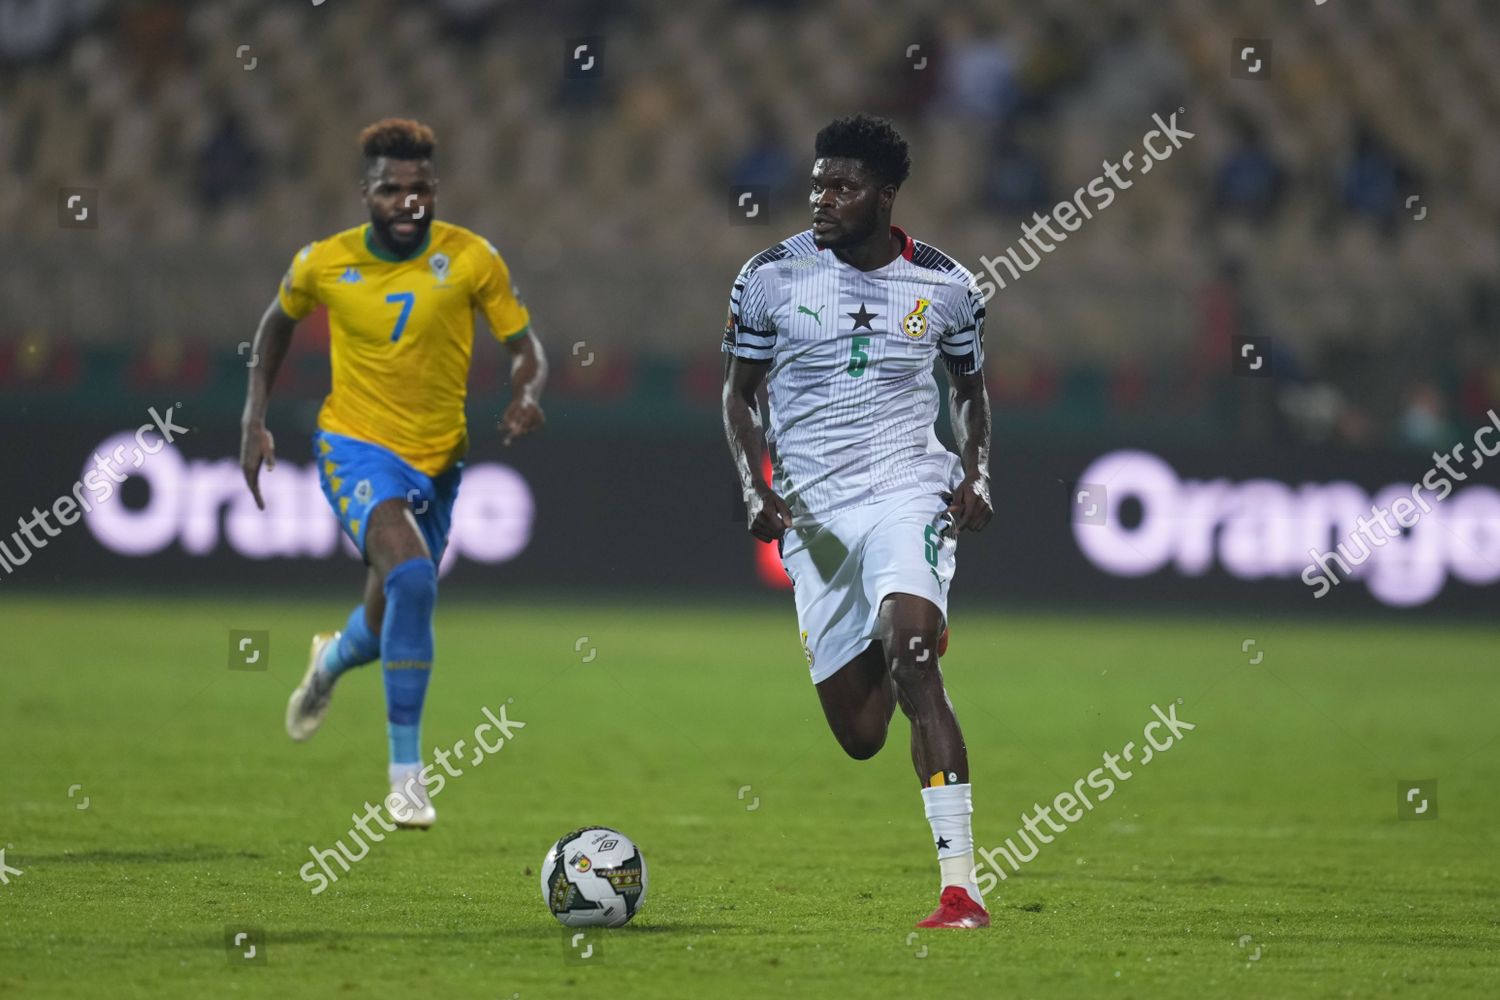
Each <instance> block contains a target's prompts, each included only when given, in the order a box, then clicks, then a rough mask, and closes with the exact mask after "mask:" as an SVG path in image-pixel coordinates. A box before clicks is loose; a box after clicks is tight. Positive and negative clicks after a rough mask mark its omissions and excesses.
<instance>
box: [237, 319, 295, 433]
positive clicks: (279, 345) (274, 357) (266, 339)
mask: <svg viewBox="0 0 1500 1000" xmlns="http://www.w3.org/2000/svg"><path fill="white" fill-rule="evenodd" d="M296 328H297V321H296V320H294V319H292V318H291V317H290V316H288V315H287V314H286V313H285V312H283V311H282V309H281V303H279V302H272V303H271V305H270V306H269V307H268V308H267V309H266V311H265V314H264V315H262V316H261V318H260V325H259V326H258V327H256V329H255V340H254V341H253V342H252V343H251V345H250V369H249V380H248V385H247V387H246V390H245V412H244V415H243V417H242V418H241V421H240V422H241V424H242V425H244V426H246V427H249V426H259V425H264V424H265V422H266V410H267V408H268V407H269V406H270V402H271V387H272V386H273V385H275V384H276V373H277V372H278V371H280V370H281V362H282V361H283V360H284V359H285V358H286V352H287V350H288V349H289V348H290V347H291V345H292V332H293V331H294V330H295V329H296Z"/></svg>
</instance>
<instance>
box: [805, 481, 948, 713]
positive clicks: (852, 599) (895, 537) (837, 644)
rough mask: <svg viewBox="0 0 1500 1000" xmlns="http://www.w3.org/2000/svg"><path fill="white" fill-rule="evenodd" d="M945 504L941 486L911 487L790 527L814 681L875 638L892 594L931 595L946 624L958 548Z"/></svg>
mask: <svg viewBox="0 0 1500 1000" xmlns="http://www.w3.org/2000/svg"><path fill="white" fill-rule="evenodd" d="M947 509H948V501H946V500H944V499H943V498H942V497H941V496H939V495H938V494H937V493H932V492H916V493H914V492H909V491H906V492H901V493H898V494H895V495H892V496H889V497H881V498H879V499H877V500H874V501H871V502H870V503H865V504H860V505H859V506H857V507H849V508H846V509H844V510H841V511H837V512H835V513H833V514H828V515H824V516H822V517H821V519H820V520H819V522H818V523H813V524H807V525H803V526H800V527H794V528H791V529H788V531H787V533H786V536H785V537H784V538H783V540H782V548H781V564H782V566H783V567H784V568H785V569H786V573H787V576H789V577H791V579H792V587H793V594H794V596H795V598H796V601H797V624H798V627H799V628H800V629H801V631H802V648H803V652H805V653H806V654H807V665H808V668H809V669H810V670H811V671H812V680H813V683H814V684H818V683H821V682H823V681H825V680H827V679H828V678H829V677H832V676H833V675H834V674H835V673H837V672H838V670H839V668H840V667H843V666H844V665H845V664H846V663H848V662H849V661H850V660H852V659H854V658H855V657H856V656H858V655H859V654H860V653H862V652H864V649H865V647H866V646H868V645H869V644H870V643H871V642H872V641H873V640H874V639H875V637H876V634H877V630H876V619H877V617H878V615H879V613H880V602H881V601H882V600H884V599H885V597H886V595H887V594H915V595H917V596H918V597H925V598H926V599H927V600H929V601H931V602H932V603H933V604H936V605H937V606H938V609H939V610H940V611H942V613H943V620H944V622H945V623H946V621H947V618H948V585H949V583H951V582H952V580H953V570H954V566H955V557H956V552H957V549H958V540H957V539H956V538H954V537H953V533H952V531H951V529H950V530H948V531H945V530H944V527H945V522H944V521H943V520H942V515H943V512H944V511H945V510H947Z"/></svg>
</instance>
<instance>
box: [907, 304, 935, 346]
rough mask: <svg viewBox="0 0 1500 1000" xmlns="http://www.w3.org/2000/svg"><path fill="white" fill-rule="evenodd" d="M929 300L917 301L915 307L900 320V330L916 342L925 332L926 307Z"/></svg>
mask: <svg viewBox="0 0 1500 1000" xmlns="http://www.w3.org/2000/svg"><path fill="white" fill-rule="evenodd" d="M930 305H932V300H931V299H918V300H917V307H916V308H915V309H913V310H912V311H911V312H909V313H907V314H906V315H905V316H904V317H902V319H901V329H902V330H903V331H904V332H905V333H906V335H907V336H908V337H910V338H911V339H912V340H918V339H920V338H921V337H922V335H923V334H925V333H926V332H927V307H928V306H930Z"/></svg>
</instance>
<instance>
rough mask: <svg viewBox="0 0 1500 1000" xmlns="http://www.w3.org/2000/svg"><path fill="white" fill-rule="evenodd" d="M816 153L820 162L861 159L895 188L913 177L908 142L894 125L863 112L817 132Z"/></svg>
mask: <svg viewBox="0 0 1500 1000" xmlns="http://www.w3.org/2000/svg"><path fill="white" fill-rule="evenodd" d="M813 152H814V155H816V156H817V157H818V159H823V158H824V157H830V156H842V157H848V158H849V159H851V160H858V161H860V162H861V163H863V164H864V166H865V169H866V170H868V171H870V172H871V173H872V174H874V175H875V176H876V177H878V178H879V179H880V181H881V182H882V183H884V184H893V185H895V186H896V187H900V186H901V185H902V184H903V183H904V182H905V181H906V178H907V177H909V176H910V175H911V157H910V156H909V155H907V150H906V140H905V139H903V138H901V133H900V132H897V131H896V127H895V126H894V125H892V124H891V123H890V122H889V121H887V120H886V119H884V118H880V117H877V116H876V115H868V114H865V113H863V112H861V113H859V114H856V115H847V116H845V117H843V118H835V119H834V120H833V121H831V122H829V123H828V124H827V125H825V126H823V129H822V130H821V131H820V132H819V133H818V137H817V139H816V140H814V142H813Z"/></svg>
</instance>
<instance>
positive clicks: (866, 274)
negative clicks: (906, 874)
mask: <svg viewBox="0 0 1500 1000" xmlns="http://www.w3.org/2000/svg"><path fill="white" fill-rule="evenodd" d="M815 157H816V159H815V162H814V164H813V170H812V192H811V198H810V201H811V206H812V228H811V229H810V230H807V231H805V232H801V233H798V234H797V235H795V236H791V237H788V238H787V239H785V240H782V241H781V242H780V243H778V244H776V245H775V246H773V247H771V248H770V249H768V250H766V251H764V252H762V253H759V254H757V255H755V256H754V257H752V258H751V259H750V261H749V262H748V263H746V264H745V266H744V268H743V269H742V270H741V271H740V273H739V277H737V278H736V279H735V282H734V290H733V292H732V293H731V295H730V301H729V317H728V320H727V322H726V324H725V330H724V345H723V349H724V351H725V353H726V354H728V355H729V357H728V358H727V359H726V366H725V377H724V394H723V412H724V430H725V435H726V437H727V438H728V440H729V450H730V453H731V455H732V456H733V458H734V462H735V465H736V467H737V469H738V471H739V476H740V482H741V484H742V485H743V487H744V492H745V499H746V505H747V508H748V516H749V528H750V532H751V534H753V535H754V536H755V537H756V538H759V539H761V540H763V541H772V540H776V541H777V542H778V545H779V546H780V550H781V558H782V564H783V565H784V566H785V567H786V571H787V575H788V576H789V577H791V580H792V584H793V587H794V593H795V598H796V604H797V618H798V623H799V626H800V628H801V631H802V641H803V646H804V649H805V652H806V654H807V661H808V665H809V667H810V668H811V670H812V679H813V683H814V684H815V685H816V687H817V691H818V698H819V700H820V701H821V702H822V704H823V713H824V715H825V716H826V717H827V719H828V724H829V727H830V728H831V729H832V730H833V734H834V736H835V737H837V739H838V741H839V744H840V745H841V746H842V747H843V748H844V750H845V752H847V753H848V754H849V756H851V757H853V758H855V759H856V760H866V759H868V758H870V757H872V756H874V755H875V753H876V752H877V751H879V750H880V748H881V746H882V745H883V744H884V743H885V737H886V731H887V729H888V728H889V726H890V720H891V716H892V715H893V714H894V712H895V707H896V705H897V704H898V703H899V704H900V705H901V708H902V710H903V711H904V712H905V713H906V717H907V718H908V719H909V720H910V721H911V756H912V763H913V764H914V765H915V767H916V770H917V777H918V779H919V780H920V782H921V784H922V799H923V805H924V807H925V811H926V814H927V819H928V821H929V823H930V824H931V826H932V835H933V840H934V841H935V843H936V845H937V854H938V867H939V869H940V871H941V875H942V890H941V894H940V899H939V905H938V908H937V910H936V911H934V912H933V914H932V915H931V916H929V917H928V918H927V919H926V920H923V921H922V922H921V923H919V924H917V926H918V927H954V928H973V927H986V926H988V925H989V922H990V919H989V914H988V913H987V912H986V910H985V908H984V900H983V898H982V897H981V895H980V892H979V887H978V886H977V885H976V884H975V881H974V842H973V835H972V833H971V832H970V824H969V817H970V814H971V812H972V805H971V799H970V791H969V761H968V753H967V751H966V749H965V747H964V740H963V733H962V732H961V731H960V730H959V726H958V719H957V718H956V717H955V716H954V714H953V706H952V704H951V703H950V702H949V700H948V696H947V694H946V692H945V691H944V690H943V676H942V672H941V671H940V670H939V668H938V657H939V656H940V655H941V654H942V652H943V650H944V647H945V646H946V638H947V608H948V585H949V583H950V582H951V581H952V579H953V569H954V553H955V549H956V548H957V537H956V536H957V532H958V531H959V530H962V529H968V530H973V531H978V530H981V529H982V528H983V527H984V526H985V524H986V523H988V522H989V520H990V518H991V516H992V515H993V509H992V507H991V504H990V497H989V471H988V470H989V451H990V407H989V398H988V395H987V393H986V392H985V386H984V371H983V369H984V352H983V332H984V300H983V298H982V297H981V296H980V294H979V291H978V289H977V288H976V286H975V283H974V277H973V275H971V274H970V273H969V272H968V271H967V270H965V269H964V268H963V267H961V266H959V265H958V264H957V263H955V262H954V261H953V259H952V258H950V257H948V256H947V255H946V254H944V253H942V252H941V251H939V250H938V249H937V248H936V247H932V246H929V245H927V244H925V243H920V242H918V241H916V240H913V239H912V238H911V237H909V236H907V235H906V233H905V232H903V231H902V230H901V229H899V228H897V227H895V226H892V225H891V205H892V203H893V202H894V200H895V198H896V192H897V190H898V189H899V188H900V186H901V183H902V182H903V181H905V180H906V177H907V175H908V174H909V173H910V170H911V160H910V158H909V157H908V155H907V146H906V141H905V140H904V139H902V138H901V136H900V135H899V134H898V133H897V132H896V130H895V129H894V128H893V127H892V126H891V124H890V123H889V122H887V121H885V120H884V119H881V118H876V117H873V116H869V115H863V114H860V115H852V116H850V117H847V118H841V119H838V120H837V121H834V122H832V123H831V124H829V125H828V126H827V127H825V128H824V129H823V130H822V131H821V132H819V133H818V136H817V141H816V143H815ZM938 357H941V358H942V359H943V362H944V364H945V365H946V367H947V371H948V384H949V391H948V399H949V406H950V414H951V417H952V424H953V429H954V436H955V438H956V440H957V444H958V447H959V452H960V454H958V455H955V454H953V453H952V452H950V451H948V450H947V449H945V448H944V447H943V445H942V443H941V442H939V440H938V438H937V435H936V434H935V433H934V430H933V423H934V421H935V420H936V419H937V415H938V405H939V397H938V386H937V380H936V378H935V377H934V375H933V368H934V367H935V364H934V363H935V361H936V360H937V358H938ZM763 381H764V382H765V384H766V387H767V396H768V403H769V413H770V419H769V426H768V427H767V428H766V430H765V434H764V438H765V443H766V444H767V445H768V446H769V448H770V451H771V465H772V477H771V478H772V481H771V482H770V483H767V482H765V481H764V479H763V478H762V475H761V469H762V459H761V447H762V443H761V441H762V430H761V420H760V411H759V405H758V403H757V400H756V394H757V391H758V390H759V388H760V385H761V383H762V382H763Z"/></svg>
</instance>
